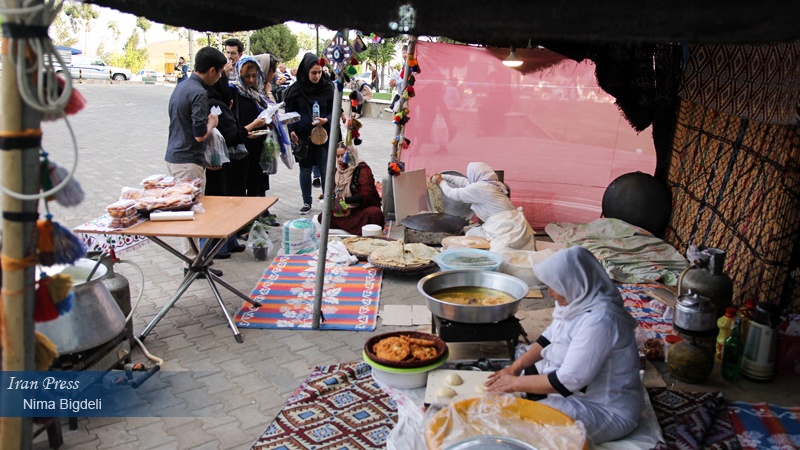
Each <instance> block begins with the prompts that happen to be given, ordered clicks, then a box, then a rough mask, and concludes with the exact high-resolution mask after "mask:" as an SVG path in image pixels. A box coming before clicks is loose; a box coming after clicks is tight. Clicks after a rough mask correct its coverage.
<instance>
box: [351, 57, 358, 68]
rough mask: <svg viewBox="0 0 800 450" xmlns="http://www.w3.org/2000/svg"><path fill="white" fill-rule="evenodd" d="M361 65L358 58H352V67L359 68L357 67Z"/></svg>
mask: <svg viewBox="0 0 800 450" xmlns="http://www.w3.org/2000/svg"><path fill="white" fill-rule="evenodd" d="M359 64H360V63H359V61H358V58H356V57H355V56H353V57H352V58H350V65H351V66H357V65H359Z"/></svg>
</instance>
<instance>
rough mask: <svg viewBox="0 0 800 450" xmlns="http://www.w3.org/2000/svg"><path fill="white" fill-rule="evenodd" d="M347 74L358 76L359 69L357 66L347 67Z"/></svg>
mask: <svg viewBox="0 0 800 450" xmlns="http://www.w3.org/2000/svg"><path fill="white" fill-rule="evenodd" d="M347 74H348V75H351V76H355V75H356V74H358V69H356V67H355V66H347Z"/></svg>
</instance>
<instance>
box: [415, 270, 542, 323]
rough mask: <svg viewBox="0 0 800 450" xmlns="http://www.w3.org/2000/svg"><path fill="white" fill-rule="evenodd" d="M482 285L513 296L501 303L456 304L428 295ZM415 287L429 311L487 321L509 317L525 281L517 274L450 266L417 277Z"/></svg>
mask: <svg viewBox="0 0 800 450" xmlns="http://www.w3.org/2000/svg"><path fill="white" fill-rule="evenodd" d="M457 287H484V288H489V289H496V290H498V291H501V292H505V293H506V294H509V295H511V296H512V297H514V299H515V300H514V301H512V302H510V303H504V304H502V305H491V306H485V305H459V304H455V303H450V302H445V301H442V300H438V299H436V298H434V297H433V296H432V295H433V294H435V293H437V292H439V291H441V290H444V289H448V288H457ZM417 289H418V290H419V292H420V293H421V294H422V295H423V296H424V297H425V301H426V303H427V304H428V309H429V310H430V311H431V313H433V315H435V316H438V317H441V318H443V319H447V320H452V321H454V322H462V323H491V322H499V321H501V320H505V319H508V318H510V317H512V316H513V315H514V314H515V313H516V312H517V310H518V309H519V303H520V300H522V298H523V297H525V295H527V293H528V290H529V288H528V284H527V283H525V282H524V281H522V280H520V279H519V278H517V277H513V276H511V275H506V274H504V273H499V272H488V271H484V270H451V271H447V272H438V273H434V274H431V275H428V276H426V277H425V278H423V279H421V280H419V283H417Z"/></svg>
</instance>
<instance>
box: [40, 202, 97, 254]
mask: <svg viewBox="0 0 800 450" xmlns="http://www.w3.org/2000/svg"><path fill="white" fill-rule="evenodd" d="M52 219H53V215H52V214H49V213H48V214H46V215H45V220H40V221H39V222H38V223H37V228H38V231H39V263H40V264H42V265H43V266H52V265H53V264H73V263H74V262H75V261H77V260H78V259H80V258H82V257H83V256H84V255H85V254H86V245H84V243H83V241H81V240H80V239H78V237H77V236H75V235H74V234H72V232H71V231H69V230H68V229H66V228H64V227H62V226H61V225H59V224H58V223H56V222H53V220H52Z"/></svg>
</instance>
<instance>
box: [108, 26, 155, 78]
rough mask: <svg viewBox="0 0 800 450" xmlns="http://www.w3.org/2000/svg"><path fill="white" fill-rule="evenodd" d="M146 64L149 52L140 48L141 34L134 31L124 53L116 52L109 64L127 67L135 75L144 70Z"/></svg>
mask: <svg viewBox="0 0 800 450" xmlns="http://www.w3.org/2000/svg"><path fill="white" fill-rule="evenodd" d="M146 63H147V51H145V50H144V49H141V48H139V32H138V31H137V30H133V33H132V34H131V37H129V38H128V40H127V41H126V42H125V46H124V47H123V48H122V53H118V52H115V53H113V54H112V55H111V56H110V57H109V64H111V65H113V66H119V67H125V68H127V69H130V70H131V72H134V73H135V72H138V71H140V70H142V69H144V66H145V64H146Z"/></svg>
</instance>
